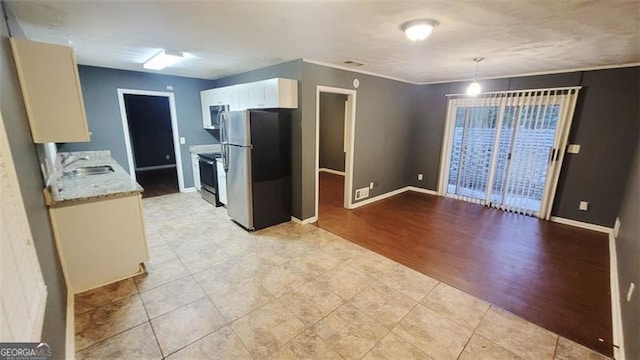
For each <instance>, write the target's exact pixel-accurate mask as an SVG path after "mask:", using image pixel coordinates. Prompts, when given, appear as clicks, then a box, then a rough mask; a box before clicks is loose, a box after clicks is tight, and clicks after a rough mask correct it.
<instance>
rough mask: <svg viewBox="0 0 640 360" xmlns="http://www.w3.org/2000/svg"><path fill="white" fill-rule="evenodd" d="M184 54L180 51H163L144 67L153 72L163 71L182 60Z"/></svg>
mask: <svg viewBox="0 0 640 360" xmlns="http://www.w3.org/2000/svg"><path fill="white" fill-rule="evenodd" d="M182 58H183V54H182V53H181V52H179V51H169V50H162V51H160V52H159V53H157V54H155V55H154V56H153V57H152V58H151V59H149V60H147V61H146V62H145V63H144V64H143V65H142V67H143V68H145V69H151V70H162V69H164V68H165V67H167V66H169V65H172V64H175V63H176V62H178V61H180V60H182Z"/></svg>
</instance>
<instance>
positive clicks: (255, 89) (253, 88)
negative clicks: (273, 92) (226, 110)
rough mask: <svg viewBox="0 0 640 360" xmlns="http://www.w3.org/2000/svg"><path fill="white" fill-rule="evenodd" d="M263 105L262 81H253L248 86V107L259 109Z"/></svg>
mask: <svg viewBox="0 0 640 360" xmlns="http://www.w3.org/2000/svg"><path fill="white" fill-rule="evenodd" d="M264 106H265V102H264V85H263V84H262V83H253V84H251V85H250V86H249V104H248V108H249V109H260V108H263V107H264Z"/></svg>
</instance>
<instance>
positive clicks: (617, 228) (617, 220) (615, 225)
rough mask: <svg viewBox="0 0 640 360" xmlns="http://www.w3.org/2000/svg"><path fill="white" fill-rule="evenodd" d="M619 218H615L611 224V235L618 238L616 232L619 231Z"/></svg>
mask: <svg viewBox="0 0 640 360" xmlns="http://www.w3.org/2000/svg"><path fill="white" fill-rule="evenodd" d="M620 225H622V224H621V223H620V218H616V223H615V224H614V225H613V237H614V238H616V239H617V238H618V233H619V232H620Z"/></svg>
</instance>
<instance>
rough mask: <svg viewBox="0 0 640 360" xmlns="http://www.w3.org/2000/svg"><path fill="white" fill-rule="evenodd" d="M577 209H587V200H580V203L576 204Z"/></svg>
mask: <svg viewBox="0 0 640 360" xmlns="http://www.w3.org/2000/svg"><path fill="white" fill-rule="evenodd" d="M578 209H580V210H582V211H587V210H589V202H588V201H580V205H578Z"/></svg>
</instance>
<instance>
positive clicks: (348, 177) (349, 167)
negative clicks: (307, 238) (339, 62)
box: [314, 85, 357, 220]
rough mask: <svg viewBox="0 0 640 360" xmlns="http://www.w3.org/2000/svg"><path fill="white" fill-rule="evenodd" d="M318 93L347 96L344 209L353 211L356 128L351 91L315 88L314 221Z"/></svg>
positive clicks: (318, 116)
mask: <svg viewBox="0 0 640 360" xmlns="http://www.w3.org/2000/svg"><path fill="white" fill-rule="evenodd" d="M320 93H330V94H342V95H347V101H346V102H345V119H344V121H345V125H344V128H345V135H344V140H345V144H344V150H345V157H344V158H345V159H344V197H343V198H344V202H343V206H344V208H345V209H353V192H352V187H353V155H354V143H355V128H356V95H357V91H356V90H352V89H344V88H337V87H331V86H320V85H318V86H316V164H315V179H316V185H315V216H314V218H315V220H317V219H318V203H319V199H320V195H319V194H320Z"/></svg>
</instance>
